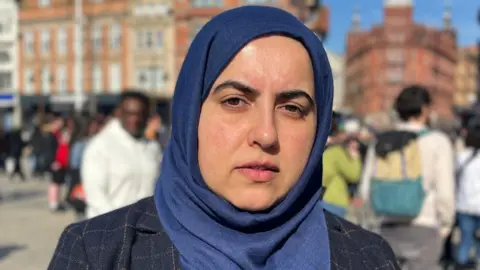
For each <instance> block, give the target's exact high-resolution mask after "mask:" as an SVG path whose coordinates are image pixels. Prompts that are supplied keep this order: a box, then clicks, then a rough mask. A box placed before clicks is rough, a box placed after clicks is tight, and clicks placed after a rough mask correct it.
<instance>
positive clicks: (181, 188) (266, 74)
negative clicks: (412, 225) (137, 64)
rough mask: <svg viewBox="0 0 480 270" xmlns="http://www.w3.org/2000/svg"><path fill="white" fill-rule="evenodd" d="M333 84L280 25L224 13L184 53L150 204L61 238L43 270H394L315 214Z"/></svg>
mask: <svg viewBox="0 0 480 270" xmlns="http://www.w3.org/2000/svg"><path fill="white" fill-rule="evenodd" d="M332 102H333V78H332V71H331V68H330V66H329V63H328V58H327V55H326V53H325V50H324V48H323V46H322V43H321V42H320V40H319V39H318V37H317V36H316V35H315V34H314V33H313V32H312V31H311V30H309V29H308V28H307V27H306V26H305V25H304V24H303V23H302V22H301V21H299V20H298V19H297V18H295V17H294V16H293V15H291V14H290V13H288V12H286V11H284V10H281V9H277V8H273V7H264V6H246V7H240V8H236V9H232V10H229V11H226V12H224V13H222V14H220V15H218V16H217V17H215V18H213V19H212V20H211V21H210V22H209V23H207V24H206V25H205V26H204V28H203V29H202V30H200V32H199V34H198V35H197V36H196V37H195V39H194V40H193V42H192V47H191V49H190V50H189V52H188V54H187V56H186V58H185V61H184V62H183V66H182V68H181V71H180V73H179V78H178V81H177V85H176V89H175V95H174V98H173V107H172V123H173V127H172V134H171V135H172V136H171V140H170V142H169V144H168V145H167V147H166V149H165V152H164V158H163V162H162V170H161V174H160V178H159V179H158V182H157V186H156V191H155V195H154V197H153V198H152V197H150V198H146V199H144V200H141V201H139V202H137V203H135V204H133V205H130V206H128V207H125V208H122V209H120V210H117V211H114V212H112V213H108V214H106V215H103V216H99V217H97V218H94V219H91V220H89V221H86V222H82V223H76V224H74V225H71V226H70V227H68V228H67V229H66V230H65V232H64V233H63V234H62V236H61V239H60V241H59V245H58V247H57V249H56V251H55V253H54V257H53V259H52V262H51V264H50V267H49V269H65V268H67V266H68V268H70V269H87V268H91V269H100V268H101V269H147V268H151V267H154V268H158V269H169V270H170V269H179V268H181V269H250V270H254V269H277V270H282V269H288V270H291V269H352V267H354V268H355V269H357V270H362V269H365V270H366V269H398V267H397V265H396V262H395V258H394V256H393V253H392V251H391V249H390V247H389V246H388V244H386V243H385V242H384V241H383V240H382V239H381V238H380V237H378V236H377V235H374V234H372V233H370V232H367V231H365V230H363V229H361V228H359V227H357V226H355V225H353V224H350V223H348V222H346V221H345V220H343V219H341V218H339V217H335V216H333V215H332V214H329V213H328V212H324V211H323V209H322V204H321V202H320V201H319V196H320V193H321V187H322V154H323V150H324V147H325V143H326V140H327V137H328V134H329V130H330V118H331V114H332Z"/></svg>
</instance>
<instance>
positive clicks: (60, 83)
mask: <svg viewBox="0 0 480 270" xmlns="http://www.w3.org/2000/svg"><path fill="white" fill-rule="evenodd" d="M55 77H56V79H57V92H66V91H67V87H68V86H67V71H66V69H65V66H64V65H59V66H58V67H57V74H56V76H55Z"/></svg>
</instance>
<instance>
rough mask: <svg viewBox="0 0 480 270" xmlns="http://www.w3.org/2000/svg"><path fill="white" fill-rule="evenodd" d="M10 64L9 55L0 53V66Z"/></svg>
mask: <svg viewBox="0 0 480 270" xmlns="http://www.w3.org/2000/svg"><path fill="white" fill-rule="evenodd" d="M9 62H10V55H9V54H8V52H1V51H0V64H6V63H9Z"/></svg>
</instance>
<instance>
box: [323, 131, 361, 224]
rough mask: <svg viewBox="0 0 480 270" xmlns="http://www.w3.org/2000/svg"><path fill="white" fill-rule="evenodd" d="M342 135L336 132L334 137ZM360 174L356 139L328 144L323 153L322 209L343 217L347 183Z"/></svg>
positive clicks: (359, 159)
mask: <svg viewBox="0 0 480 270" xmlns="http://www.w3.org/2000/svg"><path fill="white" fill-rule="evenodd" d="M341 133H343V132H341ZM344 136H345V134H337V136H336V137H337V138H338V137H344ZM337 138H336V140H335V141H336V142H338V139H337ZM361 174H362V161H361V157H360V151H359V143H358V141H356V140H355V139H345V140H344V142H341V143H334V144H332V145H330V146H329V147H328V148H327V149H326V150H325V152H324V154H323V186H324V188H325V193H324V196H323V207H324V209H325V210H327V211H329V212H331V213H334V214H336V215H338V216H340V217H345V214H346V212H347V207H348V206H349V204H350V199H351V198H350V192H349V189H348V184H356V183H358V182H359V181H360V178H361Z"/></svg>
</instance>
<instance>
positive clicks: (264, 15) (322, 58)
mask: <svg viewBox="0 0 480 270" xmlns="http://www.w3.org/2000/svg"><path fill="white" fill-rule="evenodd" d="M265 35H283V36H287V37H290V38H292V39H295V40H298V41H300V42H301V43H303V45H304V46H305V48H306V49H307V50H308V52H309V54H310V57H311V59H312V64H313V69H314V76H315V100H316V103H317V106H316V108H317V119H318V120H317V133H316V138H315V142H314V146H313V149H312V152H311V154H310V158H309V161H308V163H307V165H306V167H305V169H304V171H303V174H302V175H301V177H300V179H299V180H298V182H297V183H296V184H295V185H294V187H293V188H292V189H291V190H290V192H289V193H288V194H287V196H286V197H285V198H284V199H283V200H282V201H281V202H280V203H279V204H277V205H276V206H275V207H273V208H272V209H271V210H270V211H268V212H266V213H250V212H247V211H242V210H240V209H237V208H235V207H234V206H232V205H231V204H230V203H229V202H227V201H225V200H224V199H222V198H221V197H219V196H217V195H216V194H215V193H213V192H212V191H211V190H210V189H209V188H208V187H207V186H206V184H205V182H204V180H203V178H202V175H201V173H200V168H199V166H198V122H199V117H200V111H201V107H202V103H203V102H204V101H205V99H206V98H207V96H208V95H209V89H210V88H211V87H212V85H213V83H214V81H215V80H216V78H217V77H218V76H219V74H220V73H221V71H222V70H223V69H224V68H225V67H226V66H227V65H228V63H229V62H230V61H231V59H232V58H233V57H234V56H235V54H236V53H237V52H238V51H239V50H241V48H242V47H243V46H245V45H246V44H247V43H249V42H250V41H252V40H253V39H255V38H258V37H261V36H265ZM286 53H288V52H286ZM332 99H333V80H332V72H331V69H330V65H329V63H328V60H327V55H326V53H325V50H324V49H323V46H322V43H321V42H320V40H319V39H318V38H317V36H316V35H315V34H314V33H313V32H312V31H310V30H309V29H308V28H307V27H306V26H304V24H303V23H302V22H300V21H299V20H298V19H297V18H295V17H294V16H293V15H291V14H290V13H288V12H285V11H283V10H281V9H277V8H272V7H261V6H246V7H240V8H236V9H232V10H229V11H226V12H223V13H221V14H220V15H218V16H216V17H214V18H213V19H212V20H211V21H210V22H208V23H207V24H206V25H205V26H204V27H203V28H202V30H201V31H200V32H199V33H198V35H197V36H196V37H195V39H194V40H193V43H192V45H191V47H190V49H189V51H188V53H187V56H186V58H185V61H184V63H183V66H182V68H181V70H180V74H179V77H178V81H177V85H176V88H175V94H174V97H173V105H172V123H173V126H172V133H171V139H170V142H169V143H168V145H167V147H166V149H165V152H164V157H163V162H162V168H161V175H160V178H159V180H158V183H157V186H156V189H155V203H156V207H157V211H158V214H159V216H160V220H161V223H162V225H163V226H164V228H165V230H166V232H167V234H168V236H169V237H170V239H171V240H172V242H173V244H174V245H175V247H176V248H177V249H178V251H179V253H180V261H181V264H182V267H183V269H186V270H188V269H215V270H219V269H221V270H230V269H252V270H253V269H280V270H282V269H285V270H287V269H288V270H291V269H330V251H329V243H328V241H329V240H328V233H327V228H326V222H325V217H324V214H323V209H322V206H321V204H320V203H319V197H320V190H321V187H322V181H321V179H322V152H323V149H324V147H325V142H326V140H327V136H328V134H329V130H330V119H331V114H332Z"/></svg>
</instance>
